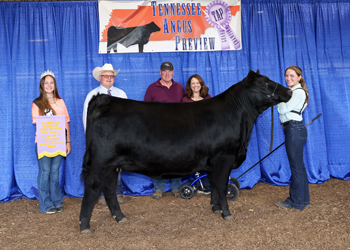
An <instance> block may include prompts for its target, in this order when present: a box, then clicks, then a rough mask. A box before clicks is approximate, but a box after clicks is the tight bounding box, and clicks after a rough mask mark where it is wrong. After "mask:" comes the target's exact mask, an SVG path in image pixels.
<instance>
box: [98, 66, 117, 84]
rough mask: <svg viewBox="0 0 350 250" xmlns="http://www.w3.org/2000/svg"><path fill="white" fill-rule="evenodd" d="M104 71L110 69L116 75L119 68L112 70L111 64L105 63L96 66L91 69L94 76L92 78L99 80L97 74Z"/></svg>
mask: <svg viewBox="0 0 350 250" xmlns="http://www.w3.org/2000/svg"><path fill="white" fill-rule="evenodd" d="M104 71H111V72H113V73H114V75H115V76H116V75H118V73H119V71H120V69H118V70H114V69H113V65H112V64H110V63H106V64H105V65H103V66H102V67H96V68H95V69H94V70H93V71H92V75H93V76H94V78H95V79H96V80H97V81H100V78H99V76H100V75H101V73H102V72H104Z"/></svg>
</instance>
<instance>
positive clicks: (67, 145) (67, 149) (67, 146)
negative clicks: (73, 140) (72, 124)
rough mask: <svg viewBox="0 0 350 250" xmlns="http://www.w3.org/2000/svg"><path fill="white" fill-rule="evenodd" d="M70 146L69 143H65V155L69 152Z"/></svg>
mask: <svg viewBox="0 0 350 250" xmlns="http://www.w3.org/2000/svg"><path fill="white" fill-rule="evenodd" d="M71 149H72V148H71V145H70V142H67V143H66V154H67V155H69V153H70V151H71Z"/></svg>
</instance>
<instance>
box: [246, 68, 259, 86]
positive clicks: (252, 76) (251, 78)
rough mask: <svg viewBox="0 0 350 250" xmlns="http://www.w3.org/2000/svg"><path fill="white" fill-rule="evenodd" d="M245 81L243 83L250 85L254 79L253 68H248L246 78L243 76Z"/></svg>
mask: <svg viewBox="0 0 350 250" xmlns="http://www.w3.org/2000/svg"><path fill="white" fill-rule="evenodd" d="M244 79H245V81H244V83H245V84H247V85H248V86H249V85H251V84H252V83H253V82H254V80H255V79H256V74H255V72H254V71H253V70H249V73H248V75H247V77H246V78H244Z"/></svg>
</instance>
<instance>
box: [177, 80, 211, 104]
mask: <svg viewBox="0 0 350 250" xmlns="http://www.w3.org/2000/svg"><path fill="white" fill-rule="evenodd" d="M208 91H209V88H208V87H207V86H206V85H205V84H204V81H203V79H202V77H201V76H200V75H197V74H196V75H192V76H190V78H188V80H187V83H186V93H185V96H184V97H183V98H182V102H195V101H201V100H203V99H208V98H210V97H211V96H210V95H209V94H208Z"/></svg>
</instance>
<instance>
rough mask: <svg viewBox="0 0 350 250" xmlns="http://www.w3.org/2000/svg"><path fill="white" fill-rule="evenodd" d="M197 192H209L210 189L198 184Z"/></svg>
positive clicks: (206, 193)
mask: <svg viewBox="0 0 350 250" xmlns="http://www.w3.org/2000/svg"><path fill="white" fill-rule="evenodd" d="M197 192H198V193H200V194H205V195H208V194H211V191H210V190H209V189H208V188H206V187H203V188H202V186H198V188H197Z"/></svg>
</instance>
